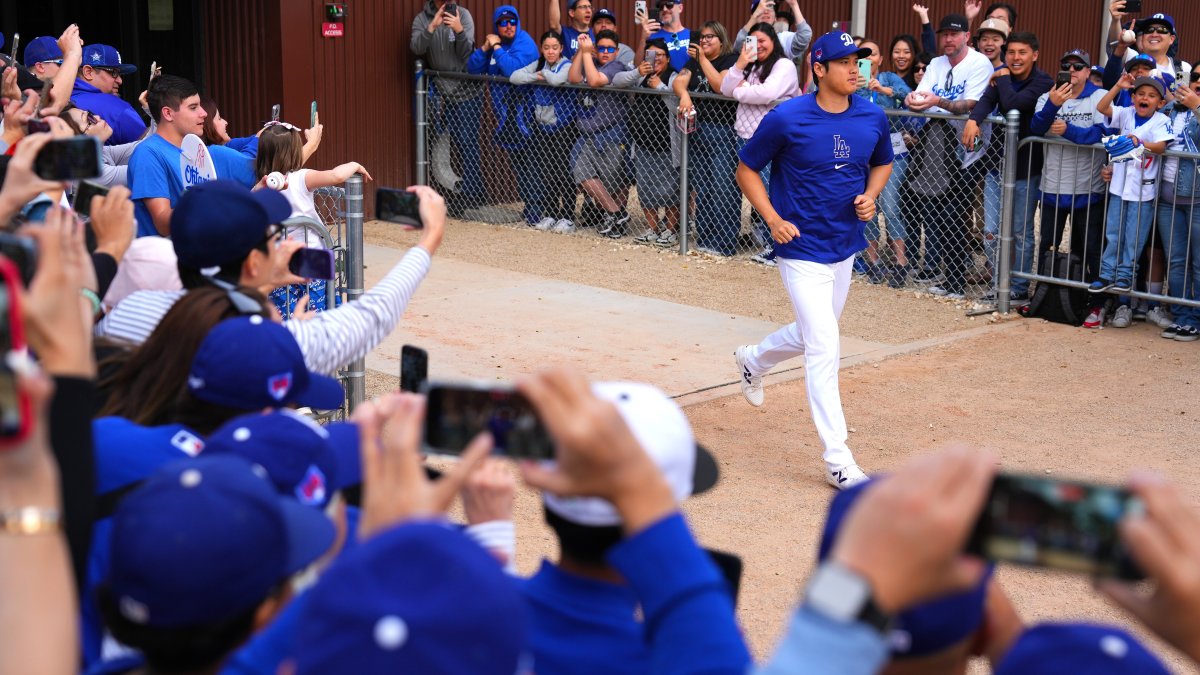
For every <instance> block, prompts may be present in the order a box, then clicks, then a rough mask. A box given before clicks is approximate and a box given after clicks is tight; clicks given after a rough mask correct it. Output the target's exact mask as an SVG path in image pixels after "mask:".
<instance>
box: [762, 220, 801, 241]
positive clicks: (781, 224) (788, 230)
mask: <svg viewBox="0 0 1200 675" xmlns="http://www.w3.org/2000/svg"><path fill="white" fill-rule="evenodd" d="M767 227H769V228H771V238H772V239H774V240H775V243H776V244H786V243H788V242H789V241H791V240H793V239H795V238H796V237H799V236H800V230H799V229H797V228H796V226H795V225H793V224H791V223H789V222H788V221H786V220H779V221H778V222H775V223H767Z"/></svg>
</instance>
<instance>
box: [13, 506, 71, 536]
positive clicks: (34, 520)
mask: <svg viewBox="0 0 1200 675" xmlns="http://www.w3.org/2000/svg"><path fill="white" fill-rule="evenodd" d="M61 531H62V514H61V513H59V510H58V509H49V508H44V507H41V506H22V507H20V508H16V509H5V510H3V511H0V532H3V533H5V534H57V533H58V532H61Z"/></svg>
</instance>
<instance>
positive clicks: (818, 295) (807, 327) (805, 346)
mask: <svg viewBox="0 0 1200 675" xmlns="http://www.w3.org/2000/svg"><path fill="white" fill-rule="evenodd" d="M776 262H777V263H778V266H779V274H780V276H782V277H783V285H784V287H785V288H786V289H787V292H788V296H789V297H790V298H791V299H792V310H793V311H794V312H795V314H796V321H795V322H794V323H790V324H788V325H786V326H784V327H783V328H780V329H779V330H777V331H775V332H774V333H771V334H770V335H768V336H767V337H766V338H765V339H763V341H762V342H760V343H759V344H758V345H756V346H754V347H752V348H751V349H750V353H749V355H748V356H749V358H747V359H746V366H747V367H748V368H749V369H750V371H751V372H752V373H753V374H755V375H765V374H766V373H768V372H770V370H771V369H772V368H774V367H775V366H776V365H778V364H780V363H782V362H784V361H786V360H788V359H790V358H793V357H796V356H800V355H803V356H804V385H805V388H807V390H808V406H809V408H810V409H811V410H812V418H813V424H814V425H816V427H817V434H818V435H819V436H820V437H821V443H822V444H823V445H824V446H825V453H824V458H825V464H826V465H827V466H828V468H829V469H830V470H832V471H837V470H839V469H842V468H844V467H846V466H848V465H850V464H854V456H853V455H852V454H850V448H849V447H848V446H847V445H846V416H845V415H844V414H843V413H842V396H841V392H840V391H839V390H838V366H839V363H840V361H841V355H842V351H841V333H840V331H839V330H838V319H839V318H840V317H841V316H842V308H844V307H845V306H846V296H847V295H848V294H849V293H850V275H851V272H852V270H853V267H854V256H850V257H849V258H846V259H845V260H843V261H841V262H839V263H832V264H826V263H816V262H809V261H806V260H789V259H787V258H777V259H776Z"/></svg>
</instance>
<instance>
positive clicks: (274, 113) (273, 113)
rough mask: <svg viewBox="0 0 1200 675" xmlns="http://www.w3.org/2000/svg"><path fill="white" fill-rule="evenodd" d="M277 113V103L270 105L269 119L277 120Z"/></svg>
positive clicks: (278, 110) (278, 112)
mask: <svg viewBox="0 0 1200 675" xmlns="http://www.w3.org/2000/svg"><path fill="white" fill-rule="evenodd" d="M279 114H280V108H279V104H278V103H276V104H275V105H273V106H271V121H272V122H278V121H279Z"/></svg>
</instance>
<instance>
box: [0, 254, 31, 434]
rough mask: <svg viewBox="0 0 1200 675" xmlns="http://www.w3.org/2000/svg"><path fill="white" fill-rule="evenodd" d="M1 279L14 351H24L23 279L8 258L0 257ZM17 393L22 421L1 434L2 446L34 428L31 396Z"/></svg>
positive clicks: (14, 376) (0, 355) (2, 355)
mask: <svg viewBox="0 0 1200 675" xmlns="http://www.w3.org/2000/svg"><path fill="white" fill-rule="evenodd" d="M0 280H3V283H4V289H5V290H6V291H8V315H7V316H6V317H4V318H5V320H7V321H8V332H9V336H10V339H11V340H12V351H14V352H20V351H24V350H25V324H24V322H23V321H22V319H21V279H20V274H19V273H18V271H17V267H16V265H14V264H13V263H12V261H10V260H9V259H7V258H0ZM7 356H8V355H7V354H0V358H7ZM0 368H3V369H5V370H9V368H8V364H6V363H0ZM12 377H13V378H14V380H15V378H16V374H15V373H14V374H12ZM16 394H17V396H16V398H17V409H18V411H19V417H20V423H19V426H18V427H17V431H16V433H14V434H9V435H4V434H0V448H4V447H6V446H11V445H16V444H17V443H20V442H22V441H24V440H25V439H26V438H28V437H29V432H30V431H32V429H33V410H32V408H31V406H30V403H29V397H28V396H26V395H25V393H24V392H22V391H20V390H19V389H18V390H17V392H16Z"/></svg>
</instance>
